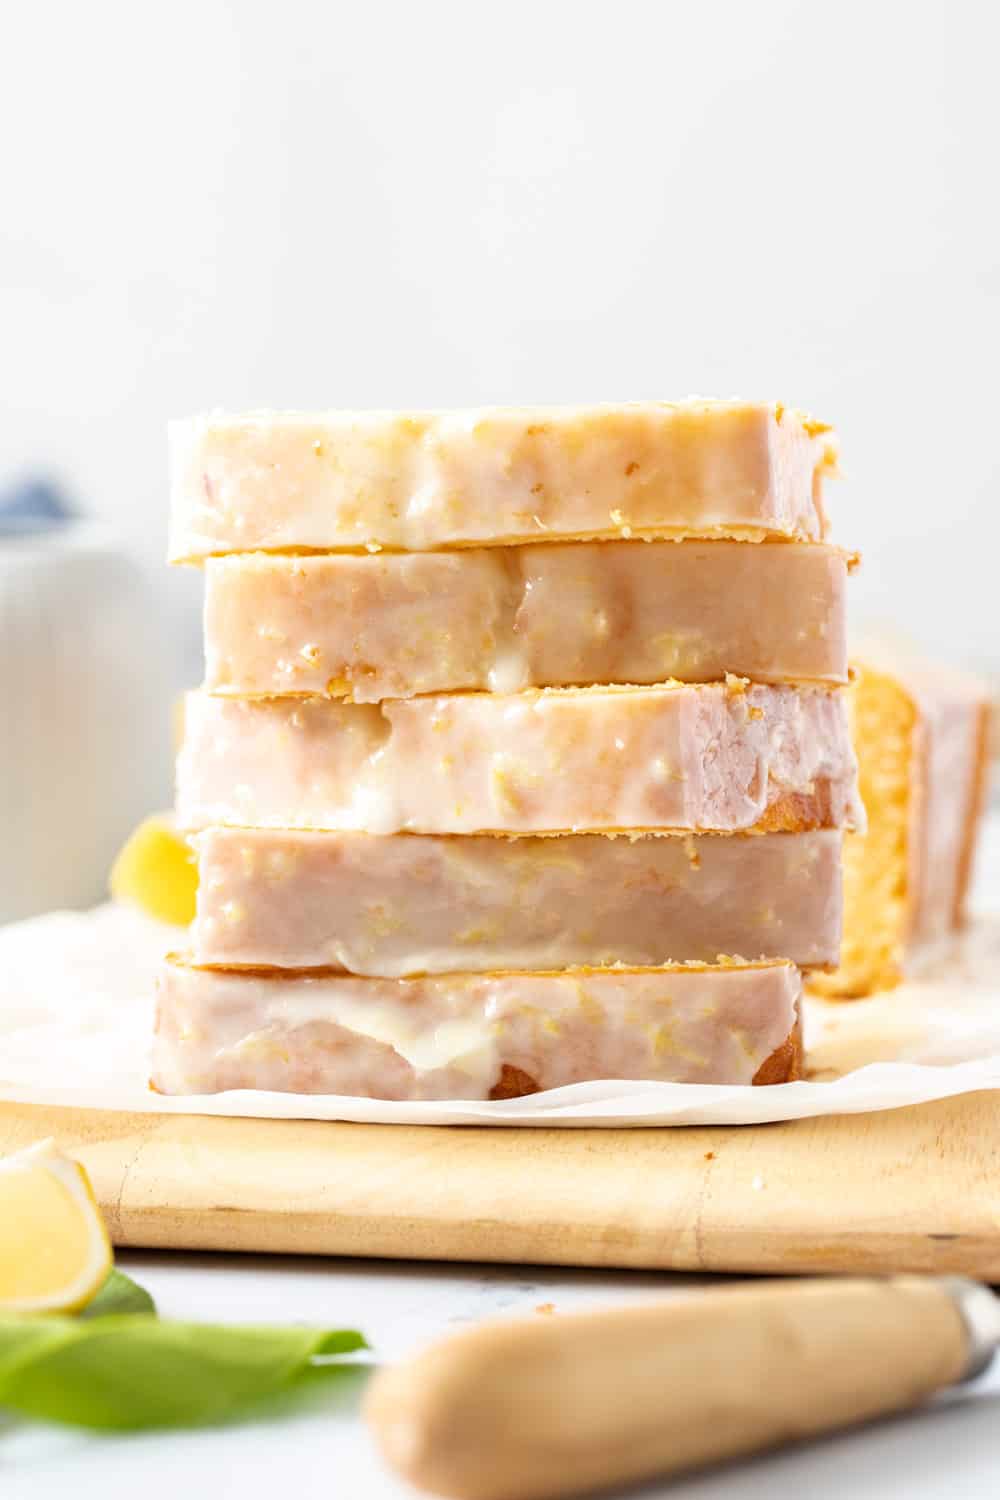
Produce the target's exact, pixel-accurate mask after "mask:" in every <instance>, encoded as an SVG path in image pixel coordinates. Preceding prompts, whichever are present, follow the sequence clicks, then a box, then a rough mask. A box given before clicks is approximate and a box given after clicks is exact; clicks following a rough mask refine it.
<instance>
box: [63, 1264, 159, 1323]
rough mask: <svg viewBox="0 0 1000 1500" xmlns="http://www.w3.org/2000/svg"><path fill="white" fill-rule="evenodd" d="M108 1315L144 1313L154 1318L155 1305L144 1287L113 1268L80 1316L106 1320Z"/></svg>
mask: <svg viewBox="0 0 1000 1500" xmlns="http://www.w3.org/2000/svg"><path fill="white" fill-rule="evenodd" d="M110 1313H146V1314H147V1315H150V1316H153V1317H155V1315H156V1303H155V1302H154V1301H153V1299H152V1297H151V1296H150V1295H149V1293H148V1292H147V1291H146V1288H145V1287H143V1286H139V1284H138V1282H135V1281H133V1280H132V1278H131V1276H126V1275H125V1272H124V1271H119V1270H118V1269H117V1267H115V1268H113V1269H112V1270H110V1271H109V1272H108V1279H107V1281H106V1282H105V1283H104V1285H103V1286H102V1287H101V1290H100V1291H99V1292H98V1294H97V1296H96V1297H95V1298H94V1299H93V1301H92V1302H88V1304H87V1306H86V1307H85V1308H84V1309H83V1312H82V1313H81V1314H80V1316H81V1317H82V1318H106V1317H108V1315H109V1314H110Z"/></svg>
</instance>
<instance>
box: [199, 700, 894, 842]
mask: <svg viewBox="0 0 1000 1500" xmlns="http://www.w3.org/2000/svg"><path fill="white" fill-rule="evenodd" d="M185 720H186V738H185V744H184V748H183V750H182V752H181V755H180V758H179V761H178V779H177V807H178V816H179V819H180V821H181V823H182V825H183V826H185V827H186V828H189V829H198V828H206V827H210V826H212V825H213V824H220V825H228V826H237V827H240V826H250V827H257V828H312V829H331V830H335V831H345V830H362V831H366V832H368V833H491V832H494V833H570V832H572V833H579V832H589V831H594V830H600V831H617V830H627V831H642V830H647V829H661V830H674V831H683V832H706V831H707V832H718V833H741V832H747V831H750V830H755V831H757V832H775V831H789V832H797V831H801V830H804V829H809V828H841V827H856V826H860V824H861V823H862V822H863V817H864V812H863V809H862V807H861V804H860V802H859V800H858V797H857V766H856V763H855V758H854V751H853V749H852V746H851V737H850V732H849V730H848V724H847V715H846V712H845V709H844V702H843V697H842V695H841V694H840V693H838V692H837V691H836V690H831V689H825V688H803V689H796V688H791V687H769V686H755V685H753V684H750V683H748V682H746V681H744V680H742V679H734V678H731V679H730V680H729V681H728V682H726V683H712V684H704V685H700V686H694V685H685V684H681V683H674V684H669V685H665V686H662V687H650V688H590V689H588V688H570V689H558V688H550V689H546V690H545V691H541V692H538V691H536V692H529V693H515V694H510V695H502V694H493V693H463V694H454V695H447V696H443V697H429V698H409V699H397V700H394V701H390V702H387V703H379V704H374V703H335V702H330V701H329V700H328V699H324V698H307V699H301V700H299V699H294V698H291V699H288V698H271V699H237V698H220V697H212V696H210V695H208V694H203V693H202V694H192V695H191V697H190V698H189V700H188V706H187V712H186V715H185Z"/></svg>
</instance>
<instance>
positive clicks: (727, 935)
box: [191, 828, 841, 978]
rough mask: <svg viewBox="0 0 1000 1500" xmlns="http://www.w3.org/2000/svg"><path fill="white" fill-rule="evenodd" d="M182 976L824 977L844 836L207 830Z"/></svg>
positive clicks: (834, 954)
mask: <svg viewBox="0 0 1000 1500" xmlns="http://www.w3.org/2000/svg"><path fill="white" fill-rule="evenodd" d="M193 842H194V845H195V848H196V850H197V854H198V864H199V870H200V876H201V879H200V883H199V887H198V914H197V917H196V919H195V923H194V926H193V928H192V932H191V954H192V960H193V962H194V963H196V964H202V965H205V966H208V967H218V968H262V967H263V968H276V969H298V968H302V969H308V968H326V967H330V968H340V969H344V970H346V971H348V972H349V973H352V974H370V975H374V976H377V977H379V976H380V977H385V978H401V977H405V976H407V975H413V974H440V973H455V972H462V971H474V972H476V973H483V972H488V971H490V970H493V969H498V970H508V969H519V970H520V969H528V970H537V969H564V968H579V967H581V966H583V967H588V968H589V967H593V968H599V967H602V966H604V965H607V964H618V963H621V964H627V965H630V966H635V965H643V966H646V965H650V964H652V965H659V964H664V963H676V962H687V961H689V960H695V961H697V962H700V963H711V962H713V961H714V959H715V958H716V957H717V956H718V955H719V954H733V955H739V956H741V957H743V958H752V959H756V958H787V959H790V960H791V961H792V962H793V963H797V964H799V965H800V966H803V967H814V966H824V965H829V966H832V965H834V964H835V963H836V962H837V959H838V956H839V952H840V919H841V874H840V846H841V834H840V832H839V830H835V829H821V830H819V831H817V832H814V833H775V834H742V835H741V834H734V835H731V836H729V837H724V836H721V835H716V834H701V835H698V836H693V835H689V836H688V837H681V836H677V835H671V834H662V835H658V834H645V835H642V836H639V837H636V836H628V835H618V836H617V837H610V836H602V835H600V834H578V835H572V836H569V837H561V838H532V837H521V838H491V837H485V838H483V837H476V836H465V837H458V838H448V837H440V836H434V835H424V834H413V833H407V834H391V835H388V836H386V837H382V836H379V835H375V834H367V833H303V832H291V833H284V832H280V831H278V830H272V829H263V828H253V829H251V828H246V829H237V828H210V829H207V830H206V831H205V832H204V833H201V834H198V835H196V837H195V839H194V841H193Z"/></svg>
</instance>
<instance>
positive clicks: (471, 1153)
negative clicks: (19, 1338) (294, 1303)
mask: <svg viewBox="0 0 1000 1500" xmlns="http://www.w3.org/2000/svg"><path fill="white" fill-rule="evenodd" d="M49 1135H51V1136H54V1137H55V1138H56V1140H57V1141H58V1143H59V1144H60V1145H61V1146H62V1147H63V1148H64V1149H65V1150H67V1151H69V1152H71V1153H72V1154H73V1155H74V1156H77V1157H79V1159H80V1160H81V1161H82V1162H83V1163H84V1164H85V1166H86V1167H87V1170H88V1171H89V1173H90V1176H91V1179H92V1181H93V1184H94V1189H95V1191H96V1193H97V1197H98V1200H99V1202H100V1204H101V1207H102V1209H103V1210H104V1212H105V1214H106V1216H107V1220H108V1223H109V1225H110V1227H111V1232H112V1236H113V1238H114V1241H115V1243H116V1244H118V1245H130V1246H156V1247H167V1248H173V1249H185V1250H248V1251H284V1252H296V1253H305V1254H315V1255H361V1256H372V1255H374V1256H392V1257H404V1258H412V1259H418V1260H438V1259H440V1260H476V1261H515V1262H516V1261H521V1262H535V1263H539V1264H549V1265H569V1266H615V1267H631V1268H645V1269H660V1270H684V1271H739V1272H797V1271H803V1272H818V1271H875V1272H882V1271H904V1270H905V1271H937V1272H944V1271H947V1272H964V1273H966V1274H968V1275H973V1276H977V1277H980V1278H982V1279H984V1280H993V1281H1000V1092H993V1093H981V1094H973V1095H965V1096H963V1097H961V1098H957V1099H950V1100H943V1101H940V1102H937V1103H934V1104H927V1105H921V1106H919V1107H916V1108H912V1109H898V1110H890V1111H886V1112H882V1113H879V1114H870V1115H853V1116H852V1115H845V1116H841V1117H840V1118H832V1119H812V1120H799V1121H793V1122H790V1123H786V1124H776V1125H762V1126H726V1127H712V1128H705V1127H700V1126H698V1127H695V1126H689V1127H684V1128H673V1129H640V1130H518V1129H509V1128H505V1129H492V1128H487V1127H456V1126H451V1127H435V1126H417V1127H414V1126H403V1125H341V1124H328V1123H326V1122H322V1121H296V1120H237V1119H221V1118H213V1117H209V1116H197V1115H188V1116H180V1115H156V1114H122V1113H116V1112H113V1111H100V1110H82V1109H57V1108H49V1107H44V1108H43V1107H36V1106H28V1105H21V1104H0V1152H7V1151H14V1150H17V1149H18V1148H19V1147H21V1146H24V1145H27V1144H28V1143H29V1142H31V1141H34V1140H38V1139H39V1138H41V1137H44V1136H49Z"/></svg>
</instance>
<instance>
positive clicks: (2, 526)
mask: <svg viewBox="0 0 1000 1500" xmlns="http://www.w3.org/2000/svg"><path fill="white" fill-rule="evenodd" d="M74 518H75V512H74V511H73V508H72V506H70V504H69V503H68V501H67V500H66V497H65V495H63V493H62V491H61V490H60V489H59V488H58V487H57V486H56V485H54V484H52V483H51V481H49V480H48V479H27V480H24V481H22V482H21V483H20V484H16V485H14V486H13V487H12V488H11V489H7V490H4V491H2V492H0V536H27V535H31V534H32V533H34V532H40V531H54V530H55V529H56V528H57V527H59V526H65V525H66V523H67V522H69V521H72V520H73V519H74Z"/></svg>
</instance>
